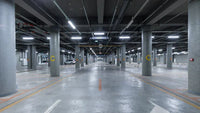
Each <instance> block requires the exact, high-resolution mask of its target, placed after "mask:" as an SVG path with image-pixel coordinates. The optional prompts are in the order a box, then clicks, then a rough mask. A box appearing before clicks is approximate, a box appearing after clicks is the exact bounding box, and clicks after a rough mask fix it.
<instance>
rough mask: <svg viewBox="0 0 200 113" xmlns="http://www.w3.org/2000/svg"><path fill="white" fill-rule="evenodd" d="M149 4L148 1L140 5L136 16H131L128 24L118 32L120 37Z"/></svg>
mask: <svg viewBox="0 0 200 113" xmlns="http://www.w3.org/2000/svg"><path fill="white" fill-rule="evenodd" d="M148 2H149V0H146V1H145V2H144V4H143V5H142V7H140V9H139V10H138V11H137V12H136V14H135V15H134V16H132V18H131V20H130V22H129V23H128V25H127V26H126V27H125V28H124V29H123V30H122V31H121V32H120V35H121V34H122V33H123V32H124V31H125V30H126V29H128V28H129V27H130V25H131V24H132V23H133V22H134V20H135V18H136V17H137V16H138V15H139V13H140V12H141V11H142V10H143V9H144V7H145V6H146V5H147V3H148Z"/></svg>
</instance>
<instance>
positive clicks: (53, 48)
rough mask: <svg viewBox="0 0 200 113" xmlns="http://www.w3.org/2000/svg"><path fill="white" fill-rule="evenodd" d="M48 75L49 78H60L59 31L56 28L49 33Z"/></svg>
mask: <svg viewBox="0 0 200 113" xmlns="http://www.w3.org/2000/svg"><path fill="white" fill-rule="evenodd" d="M50 37H51V40H50V73H51V77H58V76H60V31H59V29H58V28H57V27H54V28H52V29H51V33H50Z"/></svg>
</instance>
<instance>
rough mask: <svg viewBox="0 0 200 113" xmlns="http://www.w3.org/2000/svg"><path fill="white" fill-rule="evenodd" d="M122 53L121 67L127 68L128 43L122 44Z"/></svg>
mask: <svg viewBox="0 0 200 113" xmlns="http://www.w3.org/2000/svg"><path fill="white" fill-rule="evenodd" d="M121 55H122V60H121V68H122V69H125V68H126V45H122V47H121Z"/></svg>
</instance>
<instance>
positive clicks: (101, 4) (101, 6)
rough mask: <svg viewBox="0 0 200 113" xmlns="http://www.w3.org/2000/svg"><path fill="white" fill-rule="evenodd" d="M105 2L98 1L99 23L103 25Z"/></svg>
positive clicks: (102, 0)
mask: <svg viewBox="0 0 200 113" xmlns="http://www.w3.org/2000/svg"><path fill="white" fill-rule="evenodd" d="M104 5H105V0H97V15H98V23H99V24H103V18H104Z"/></svg>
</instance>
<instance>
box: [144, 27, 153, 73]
mask: <svg viewBox="0 0 200 113" xmlns="http://www.w3.org/2000/svg"><path fill="white" fill-rule="evenodd" d="M151 61H152V31H151V26H144V27H143V28H142V75H143V76H151V75H152V66H151Z"/></svg>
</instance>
